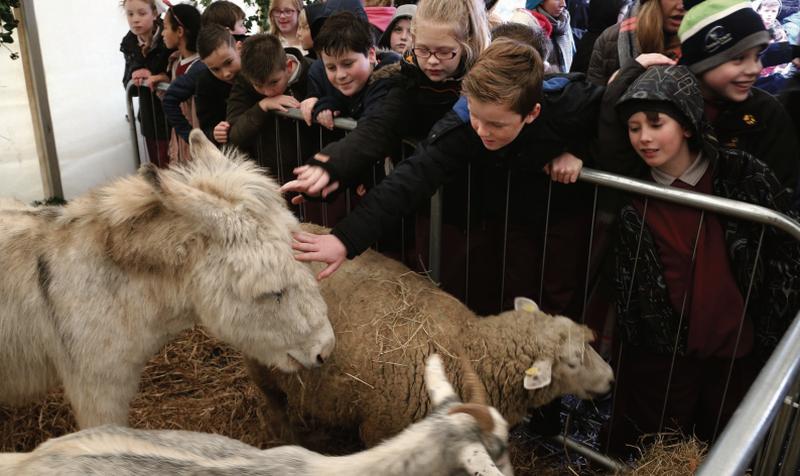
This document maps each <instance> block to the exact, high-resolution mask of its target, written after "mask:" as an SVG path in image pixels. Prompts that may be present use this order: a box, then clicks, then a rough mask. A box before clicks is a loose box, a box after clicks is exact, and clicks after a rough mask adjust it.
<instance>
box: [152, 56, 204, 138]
mask: <svg viewBox="0 0 800 476" xmlns="http://www.w3.org/2000/svg"><path fill="white" fill-rule="evenodd" d="M206 69H208V68H207V67H206V65H205V64H204V63H202V62H200V61H197V62H195V63H194V64H193V65H192V67H191V68H189V71H187V72H186V74H184V75H182V76H179V77H178V78H176V79H175V80H174V81H173V82H172V83H171V84H170V85H169V88H168V89H167V92H166V93H164V97H163V98H162V99H161V104H162V105H163V106H164V114H165V115H166V116H167V121H169V123H170V125H171V126H172V127H173V128H174V129H175V132H176V133H177V134H178V135H179V136H181V138H183V140H185V141H187V142H188V141H189V133H190V132H192V125H191V124H189V121H187V120H186V117H185V116H184V115H183V112H181V103H182V102H184V101H188V100H190V99H192V96H194V92H195V90H196V89H197V78H198V76H199V75H200V74H201V73H202V72H203V71H205V70H206Z"/></svg>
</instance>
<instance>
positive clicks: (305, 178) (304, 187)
mask: <svg viewBox="0 0 800 476" xmlns="http://www.w3.org/2000/svg"><path fill="white" fill-rule="evenodd" d="M314 158H315V159H317V160H319V161H320V162H327V161H328V160H329V159H330V157H328V156H327V155H324V154H316V155H315V156H314ZM293 172H294V174H295V175H297V178H296V179H294V180H291V181H289V182H286V183H285V184H283V186H281V192H297V193H304V194H306V195H310V196H312V197H315V196H317V195H322V197H323V198H324V197H327V196H328V194H330V193H331V192H333V191H335V190H336V189H338V188H339V182H338V181H336V182H333V183H330V181H331V176H330V174H329V173H328V172H327V171H326V170H325V169H323V168H322V167H320V166H318V165H301V166H300V167H297V168H295V169H294V170H293ZM302 202H303V196H302V195H297V196H296V197H292V203H293V204H295V205H299V204H300V203H302Z"/></svg>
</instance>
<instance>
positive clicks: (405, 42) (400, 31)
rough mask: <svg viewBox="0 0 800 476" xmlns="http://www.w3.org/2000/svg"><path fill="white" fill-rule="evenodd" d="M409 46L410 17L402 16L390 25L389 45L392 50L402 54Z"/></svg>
mask: <svg viewBox="0 0 800 476" xmlns="http://www.w3.org/2000/svg"><path fill="white" fill-rule="evenodd" d="M410 46H411V19H409V18H403V19H402V20H397V21H396V22H395V24H394V27H392V34H391V36H390V37H389V47H390V48H391V49H392V51H396V52H398V53H400V54H403V53H405V52H406V50H408V48H409V47H410Z"/></svg>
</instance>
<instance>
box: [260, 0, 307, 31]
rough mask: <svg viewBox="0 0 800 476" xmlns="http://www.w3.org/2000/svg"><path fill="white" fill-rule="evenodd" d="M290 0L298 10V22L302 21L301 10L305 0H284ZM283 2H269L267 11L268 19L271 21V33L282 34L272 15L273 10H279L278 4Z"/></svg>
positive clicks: (273, 0)
mask: <svg viewBox="0 0 800 476" xmlns="http://www.w3.org/2000/svg"><path fill="white" fill-rule="evenodd" d="M284 1H286V2H289V3H290V4H291V6H292V7H293V8H294V9H295V10H297V23H298V24H299V23H300V12H302V11H303V0H284ZM279 3H282V2H281V0H272V2H270V4H269V11H268V12H267V21H268V22H269V33H272V34H273V35H280V34H281V31H280V30H279V29H278V24H277V23H276V22H275V18H274V17H273V15H272V12H274V11H275V10H277V8H278V4H279Z"/></svg>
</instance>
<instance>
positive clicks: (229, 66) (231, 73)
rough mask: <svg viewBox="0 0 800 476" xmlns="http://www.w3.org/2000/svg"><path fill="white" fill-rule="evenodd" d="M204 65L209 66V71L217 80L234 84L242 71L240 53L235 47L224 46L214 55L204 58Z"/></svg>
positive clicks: (215, 51)
mask: <svg viewBox="0 0 800 476" xmlns="http://www.w3.org/2000/svg"><path fill="white" fill-rule="evenodd" d="M203 63H205V64H206V66H208V69H209V71H211V74H213V75H214V76H215V77H216V78H217V79H219V80H221V81H225V82H227V83H232V82H233V80H234V79H236V75H237V74H239V70H241V69H242V63H241V60H240V57H239V52H238V51H237V50H236V48H235V47H233V46H230V45H223V46H220V47H219V48H217V49H216V50H214V52H213V53H211V54H210V55H208V56H206V57H205V58H203Z"/></svg>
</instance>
